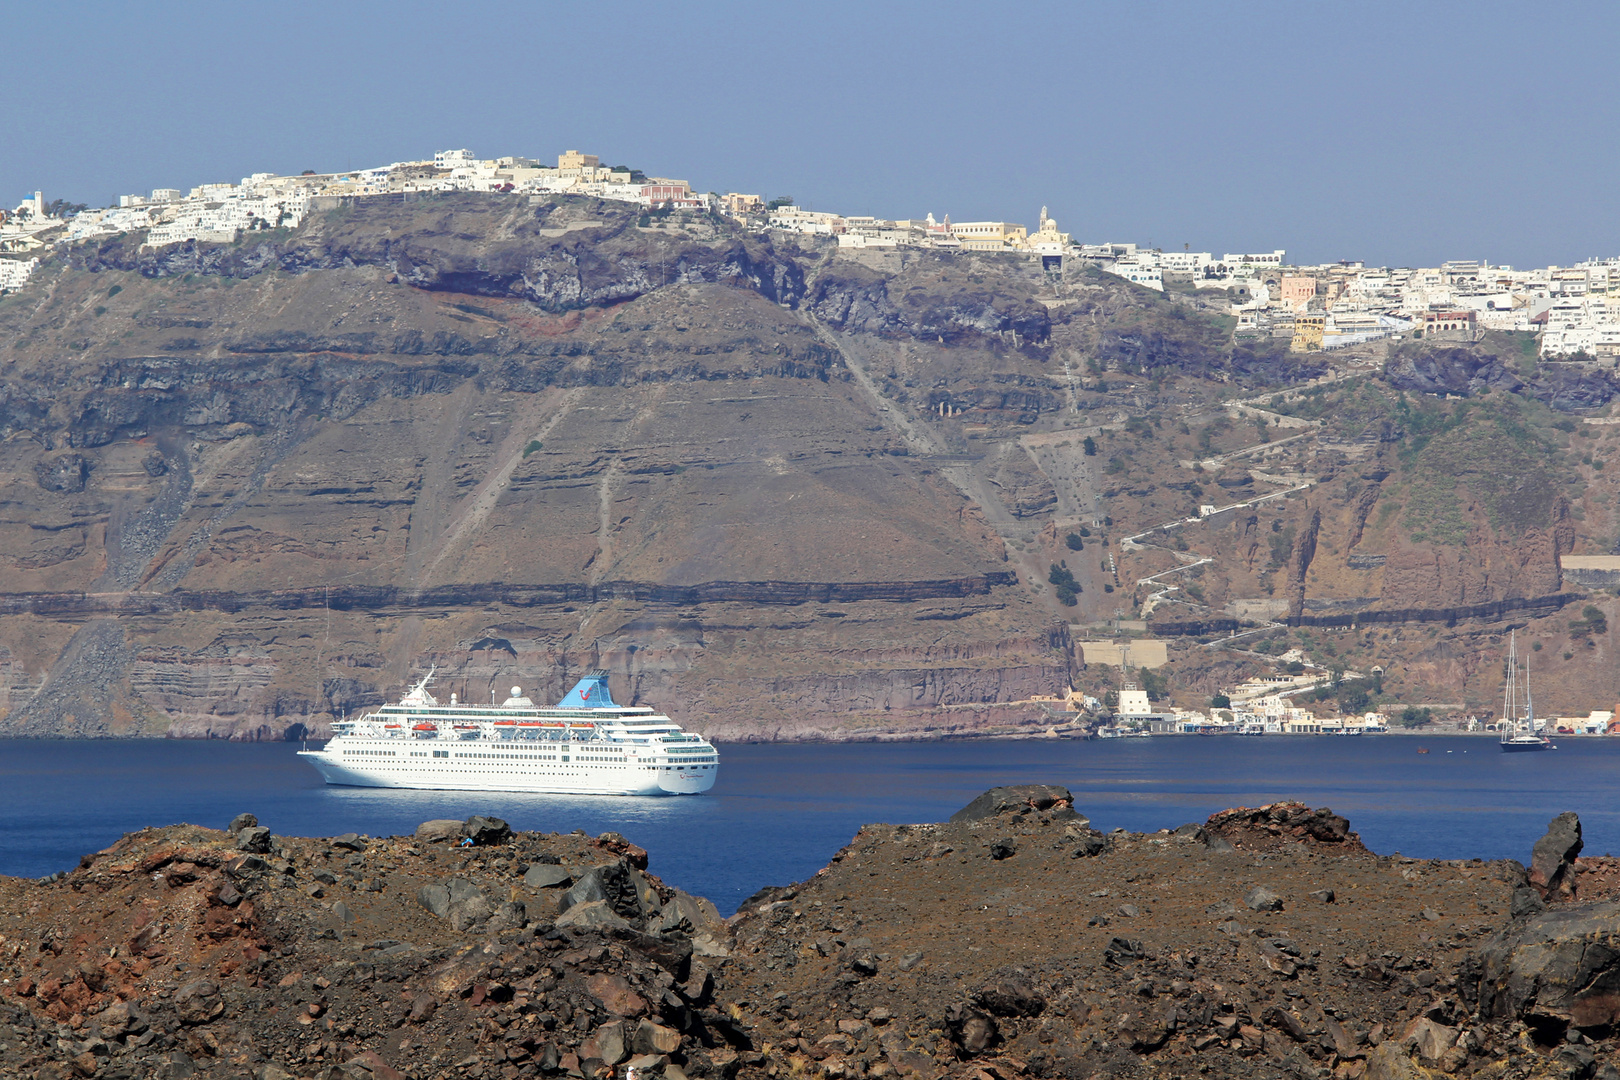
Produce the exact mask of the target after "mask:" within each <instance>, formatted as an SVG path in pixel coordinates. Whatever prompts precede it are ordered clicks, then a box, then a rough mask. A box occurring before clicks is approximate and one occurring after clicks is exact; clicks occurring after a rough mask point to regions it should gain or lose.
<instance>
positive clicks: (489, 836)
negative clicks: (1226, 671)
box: [463, 815, 512, 847]
mask: <svg viewBox="0 0 1620 1080" xmlns="http://www.w3.org/2000/svg"><path fill="white" fill-rule="evenodd" d="M463 824H464V826H465V834H464V835H467V836H470V837H472V841H473V843H474V844H477V845H478V846H479V847H487V846H489V845H491V844H504V843H506V842H507V841H508V840H510V839H512V826H510V825H508V824H507V823H506V822H504V821H502V820H501V819H500V818H496V817H480V816H478V815H474V816H472V817H470V818H468V819H467V820H466V821H465V822H464V823H463Z"/></svg>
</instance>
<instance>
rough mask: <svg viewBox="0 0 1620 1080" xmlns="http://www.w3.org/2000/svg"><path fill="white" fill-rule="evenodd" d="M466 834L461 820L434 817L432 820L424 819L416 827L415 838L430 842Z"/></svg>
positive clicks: (454, 838)
mask: <svg viewBox="0 0 1620 1080" xmlns="http://www.w3.org/2000/svg"><path fill="white" fill-rule="evenodd" d="M466 835H467V826H466V825H465V824H464V823H463V822H460V821H453V820H451V819H449V818H435V819H434V820H432V821H424V822H422V824H420V825H418V826H417V827H416V838H417V839H418V840H425V841H427V842H428V843H430V844H431V843H436V842H437V841H440V840H460V839H461V838H462V837H463V836H466Z"/></svg>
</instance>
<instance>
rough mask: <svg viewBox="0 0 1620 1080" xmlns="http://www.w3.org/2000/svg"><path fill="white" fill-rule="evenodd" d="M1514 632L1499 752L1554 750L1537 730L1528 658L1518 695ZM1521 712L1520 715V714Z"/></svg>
mask: <svg viewBox="0 0 1620 1080" xmlns="http://www.w3.org/2000/svg"><path fill="white" fill-rule="evenodd" d="M1516 635H1517V632H1516V631H1511V630H1510V631H1509V632H1508V659H1507V684H1506V688H1505V689H1504V690H1503V691H1502V722H1501V725H1500V726H1501V729H1502V750H1503V752H1504V753H1509V754H1516V753H1522V752H1524V751H1529V750H1556V749H1558V748H1557V747H1556V746H1554V745H1553V744H1552V740H1551V739H1548V738H1547V737H1546V736H1545V735H1542V734H1541V733H1540V732H1538V731H1537V730H1536V704H1535V698H1534V697H1532V696H1531V694H1530V658H1529V657H1528V656H1527V657H1525V660H1524V695H1523V701H1522V703H1521V701H1520V695H1519V648H1518V641H1517V636H1516ZM1521 713H1522V715H1521Z"/></svg>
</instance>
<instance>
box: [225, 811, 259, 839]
mask: <svg viewBox="0 0 1620 1080" xmlns="http://www.w3.org/2000/svg"><path fill="white" fill-rule="evenodd" d="M258 823H259V819H258V818H256V817H254V816H253V815H252V814H237V815H236V816H235V817H233V818H231V823H230V824H229V825H227V826H226V827H225V831H226V832H228V833H230V834H231V835H232V836H235V835H236V834H237V833H239V832H241V831H242V830H243V829H251V828H253V826H255V825H257V824H258Z"/></svg>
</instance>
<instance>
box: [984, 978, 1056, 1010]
mask: <svg viewBox="0 0 1620 1080" xmlns="http://www.w3.org/2000/svg"><path fill="white" fill-rule="evenodd" d="M973 1000H974V1001H975V1002H976V1003H977V1004H979V1005H980V1006H982V1007H983V1008H986V1009H988V1010H990V1012H992V1013H994V1014H995V1015H996V1016H1039V1015H1040V1014H1041V1011H1042V1010H1044V1009H1045V1008H1046V998H1045V997H1043V996H1042V995H1041V992H1040V991H1039V990H1037V989H1035V981H1034V980H1033V979H1031V978H1030V976H1029V972H1027V971H1025V970H1024V969H1023V968H1016V967H1014V968H1002V969H1001V970H1000V971H998V972H996V975H995V977H994V978H993V979H991V980H990V981H989V982H987V983H985V984H984V985H983V986H981V987H979V988H978V989H977V990H976V991H974V993H973Z"/></svg>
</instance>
